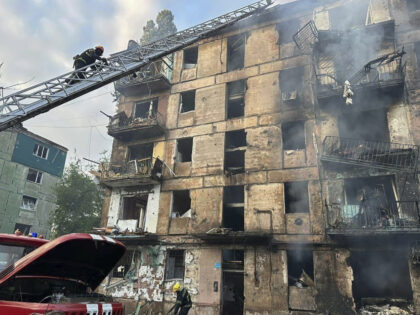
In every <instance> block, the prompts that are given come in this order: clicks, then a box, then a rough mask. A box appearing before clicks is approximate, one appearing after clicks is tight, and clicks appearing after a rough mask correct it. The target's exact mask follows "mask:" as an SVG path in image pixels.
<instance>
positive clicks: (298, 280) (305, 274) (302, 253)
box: [287, 249, 314, 288]
mask: <svg viewBox="0 0 420 315" xmlns="http://www.w3.org/2000/svg"><path fill="white" fill-rule="evenodd" d="M287 273H288V279H289V286H292V285H294V286H296V287H298V288H303V287H310V286H313V285H314V280H313V279H314V259H313V253H312V251H311V250H307V249H299V250H288V251H287Z"/></svg>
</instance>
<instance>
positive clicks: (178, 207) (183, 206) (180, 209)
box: [172, 190, 191, 218]
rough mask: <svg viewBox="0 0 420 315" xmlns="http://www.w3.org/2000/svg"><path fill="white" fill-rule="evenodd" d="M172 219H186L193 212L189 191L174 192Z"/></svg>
mask: <svg viewBox="0 0 420 315" xmlns="http://www.w3.org/2000/svg"><path fill="white" fill-rule="evenodd" d="M172 198H173V199H172V218H178V217H183V216H184V217H185V216H187V215H188V211H189V210H191V198H190V191H189V190H175V191H173V192H172Z"/></svg>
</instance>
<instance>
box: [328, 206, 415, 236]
mask: <svg viewBox="0 0 420 315" xmlns="http://www.w3.org/2000/svg"><path fill="white" fill-rule="evenodd" d="M326 207H327V213H328V226H329V228H330V229H337V230H342V229H365V230H366V229H371V230H389V229H392V230H398V229H409V228H420V209H419V201H396V202H391V203H389V204H388V205H384V204H383V203H382V202H379V201H378V200H375V199H370V200H369V199H368V200H365V201H363V202H361V203H360V204H354V205H349V204H347V205H341V204H330V205H326Z"/></svg>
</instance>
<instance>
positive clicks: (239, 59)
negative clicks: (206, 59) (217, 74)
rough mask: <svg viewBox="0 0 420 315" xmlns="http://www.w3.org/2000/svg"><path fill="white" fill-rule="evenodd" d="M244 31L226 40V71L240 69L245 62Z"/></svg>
mask: <svg viewBox="0 0 420 315" xmlns="http://www.w3.org/2000/svg"><path fill="white" fill-rule="evenodd" d="M246 36H247V35H246V33H242V34H238V35H234V36H231V37H229V38H228V41H227V71H233V70H237V69H242V68H243V67H244V64H245V43H246Z"/></svg>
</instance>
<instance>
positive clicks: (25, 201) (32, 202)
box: [20, 196, 37, 210]
mask: <svg viewBox="0 0 420 315" xmlns="http://www.w3.org/2000/svg"><path fill="white" fill-rule="evenodd" d="M36 201H37V199H36V198H34V197H29V196H23V197H22V203H21V205H20V207H21V208H22V209H25V210H35V207H36Z"/></svg>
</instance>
